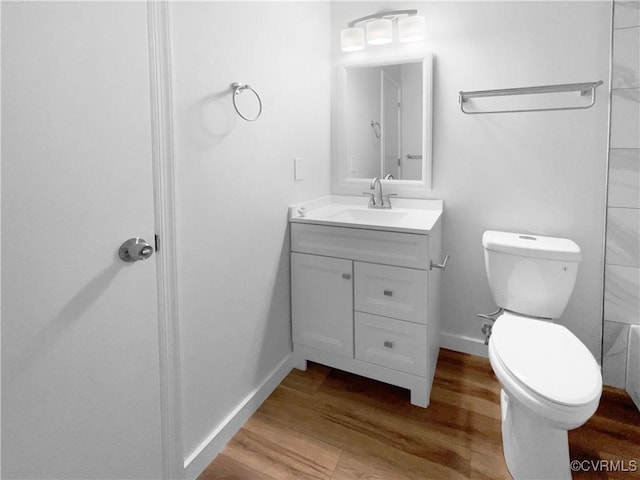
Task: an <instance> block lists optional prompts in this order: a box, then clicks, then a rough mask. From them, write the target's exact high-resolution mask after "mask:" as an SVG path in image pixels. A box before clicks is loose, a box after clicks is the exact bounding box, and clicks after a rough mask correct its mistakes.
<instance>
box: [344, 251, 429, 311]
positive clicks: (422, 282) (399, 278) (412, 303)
mask: <svg viewBox="0 0 640 480" xmlns="http://www.w3.org/2000/svg"><path fill="white" fill-rule="evenodd" d="M354 272H355V284H354V285H355V288H354V294H355V299H354V300H355V309H356V310H359V311H361V312H366V313H373V314H375V315H384V316H386V317H393V318H399V319H401V320H408V321H410V322H416V323H427V297H428V295H427V271H426V270H413V269H409V268H400V267H390V266H387V265H374V264H371V263H360V262H356V263H355V265H354Z"/></svg>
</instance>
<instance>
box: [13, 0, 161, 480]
mask: <svg viewBox="0 0 640 480" xmlns="http://www.w3.org/2000/svg"><path fill="white" fill-rule="evenodd" d="M149 91H150V89H149V56H148V46H147V13H146V5H145V3H144V2H126V3H125V2H3V3H2V478H4V479H9V478H47V479H52V478H103V479H105V478H109V479H111V478H130V479H138V478H160V477H161V476H162V471H161V463H162V462H161V428H160V401H159V397H160V387H159V360H158V358H159V353H158V320H157V291H156V288H157V287H156V265H155V257H151V259H149V260H146V261H137V262H134V263H125V262H123V261H121V260H120V259H119V258H118V256H117V251H118V247H119V246H120V244H121V243H122V242H124V241H125V240H126V239H128V238H129V237H136V236H139V237H143V238H145V239H146V240H148V241H150V243H153V237H154V212H153V183H152V182H153V178H152V159H151V133H150V118H151V113H150V93H149Z"/></svg>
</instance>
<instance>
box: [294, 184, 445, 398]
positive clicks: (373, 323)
mask: <svg viewBox="0 0 640 480" xmlns="http://www.w3.org/2000/svg"><path fill="white" fill-rule="evenodd" d="M441 217H442V201H440V200H417V199H394V200H393V208H391V209H385V210H376V209H371V208H367V199H366V198H364V197H355V196H338V195H334V196H329V197H323V198H321V199H318V200H315V201H311V202H307V203H305V204H302V205H296V206H293V207H291V208H290V211H289V219H290V222H291V294H292V319H293V354H294V359H295V365H296V368H299V369H301V370H305V369H306V364H307V360H311V361H314V362H317V363H321V364H324V365H328V366H331V367H334V368H338V369H340V370H345V371H349V372H352V373H355V374H358V375H363V376H365V377H369V378H374V379H376V380H380V381H382V382H386V383H389V384H392V385H398V386H400V387H404V388H407V389H409V390H411V403H412V404H414V405H419V406H421V407H426V406H427V405H428V404H429V397H430V393H431V384H432V382H433V375H434V371H435V366H436V361H437V359H438V350H439V344H440V338H439V337H440V333H439V325H440V289H441V275H442V263H444V262H443V255H442V251H441Z"/></svg>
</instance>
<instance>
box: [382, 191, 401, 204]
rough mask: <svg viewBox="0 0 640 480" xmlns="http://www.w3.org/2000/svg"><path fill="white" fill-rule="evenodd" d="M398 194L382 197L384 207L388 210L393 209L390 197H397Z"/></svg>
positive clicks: (388, 194)
mask: <svg viewBox="0 0 640 480" xmlns="http://www.w3.org/2000/svg"><path fill="white" fill-rule="evenodd" d="M397 196H398V194H397V193H386V194H384V195H383V196H382V205H383V207H386V208H391V199H390V198H389V197H397ZM385 198H386V199H387V200H386V202H385Z"/></svg>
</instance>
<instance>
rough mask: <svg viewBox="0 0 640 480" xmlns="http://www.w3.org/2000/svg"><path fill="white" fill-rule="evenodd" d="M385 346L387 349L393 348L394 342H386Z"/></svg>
mask: <svg viewBox="0 0 640 480" xmlns="http://www.w3.org/2000/svg"><path fill="white" fill-rule="evenodd" d="M383 345H384V346H385V347H387V348H393V342H390V341H389V340H385V341H384V343H383Z"/></svg>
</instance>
